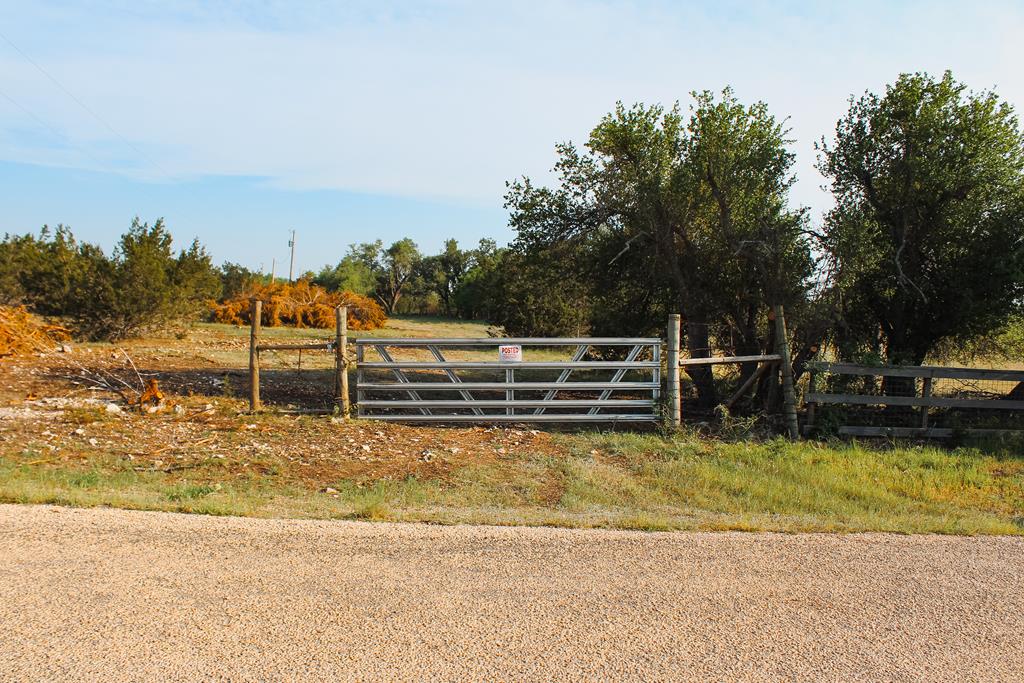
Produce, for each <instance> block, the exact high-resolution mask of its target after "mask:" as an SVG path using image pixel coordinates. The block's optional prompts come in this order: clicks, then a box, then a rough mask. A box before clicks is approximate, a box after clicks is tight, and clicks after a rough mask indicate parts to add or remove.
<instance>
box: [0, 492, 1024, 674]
mask: <svg viewBox="0 0 1024 683" xmlns="http://www.w3.org/2000/svg"><path fill="white" fill-rule="evenodd" d="M0 634H2V635H0V680H17V681H25V680H39V681H43V680H46V681H52V680H105V681H118V680H125V681H128V680H160V681H176V680H233V681H235V680H303V679H306V680H310V679H314V680H323V679H329V680H389V681H390V680H530V679H532V680H709V679H717V680H782V679H785V680H807V681H820V680H842V681H854V680H906V681H917V680H930V681H938V680H1005V681H1010V680H1020V677H1021V675H1022V672H1024V539H1020V538H991V537H990V538H955V537H935V536H929V537H922V536H916V537H914V536H889V535H880V534H866V535H852V536H828V535H799V536H786V535H774V534H739V533H735V534H734V533H728V534H709V533H674V534H646V533H637V532H615V531H571V530H555V529H524V528H518V529H516V528H494V527H436V526H417V525H403V524H388V525H384V524H380V525H372V524H360V523H344V522H306V521H278V520H253V519H234V518H229V519H226V518H212V517H200V516H182V515H173V514H164V513H140V512H125V511H117V510H73V509H64V508H54V507H27V506H26V507H19V506H0Z"/></svg>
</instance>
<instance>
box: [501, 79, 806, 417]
mask: <svg viewBox="0 0 1024 683" xmlns="http://www.w3.org/2000/svg"><path fill="white" fill-rule="evenodd" d="M694 99H695V104H694V106H693V109H692V111H691V114H690V116H689V117H688V118H686V117H684V116H683V115H682V113H681V112H680V110H679V108H678V106H677V107H675V108H673V109H671V110H668V111H665V110H664V109H663V108H662V107H658V106H652V107H647V106H643V105H636V106H633V107H631V108H626V107H624V106H622V105H621V104H620V105H619V106H618V107H617V108H616V109H615V111H614V112H613V113H611V114H609V115H608V116H606V117H605V118H604V119H603V120H602V121H601V122H600V124H599V125H598V126H597V127H596V128H595V129H594V130H593V132H592V133H591V135H590V139H589V141H588V143H587V145H586V149H585V150H583V151H581V150H579V149H577V148H576V147H575V146H573V145H571V144H563V145H560V146H559V147H558V156H559V159H558V163H557V165H556V170H557V172H558V173H559V176H560V180H559V185H558V187H556V188H554V189H551V188H541V187H536V186H534V185H533V184H532V183H531V182H530V181H529V179H523V180H520V181H517V182H515V183H512V184H511V186H510V190H509V193H508V196H507V204H508V206H509V207H510V208H511V210H512V219H511V224H512V226H513V227H514V228H515V229H516V230H517V231H518V243H519V244H520V245H522V246H521V247H520V248H521V250H525V251H532V252H534V253H537V252H538V250H542V249H545V248H553V247H554V246H555V245H560V244H566V243H568V244H571V245H573V246H574V249H571V250H564V252H563V253H564V254H565V258H564V259H560V260H558V261H557V262H556V263H557V267H559V268H561V269H563V270H566V271H568V270H575V272H576V273H577V274H578V276H579V277H581V278H582V279H583V280H584V281H586V282H588V283H590V285H591V293H592V297H593V299H594V301H595V304H594V306H593V308H592V310H593V311H594V316H595V317H594V321H595V323H598V324H597V325H595V328H596V329H598V330H599V331H602V332H604V331H608V332H611V331H612V328H615V329H616V330H617V332H618V333H619V334H625V333H628V332H649V331H653V330H657V329H660V328H661V327H662V326H663V325H664V314H665V313H666V312H671V311H678V312H680V313H682V315H683V316H684V318H685V320H686V343H687V346H688V348H689V351H690V353H691V354H692V355H694V356H700V355H706V354H707V352H708V351H709V348H710V347H711V345H712V336H713V334H714V332H715V331H716V329H718V328H720V327H724V328H727V329H728V330H729V331H730V334H729V335H728V338H729V339H730V340H731V343H732V344H733V345H734V346H735V348H736V350H737V351H740V352H747V351H749V352H756V351H757V350H761V349H764V348H765V347H766V346H768V345H770V335H769V333H768V330H769V326H768V325H767V324H766V322H767V311H768V308H769V306H770V305H772V304H776V303H783V304H785V303H788V302H790V301H792V300H801V299H802V298H803V297H804V295H805V289H806V287H805V286H806V282H807V279H808V277H809V275H810V273H811V270H812V261H811V257H810V250H809V247H808V244H807V242H806V240H805V239H804V237H803V231H802V225H803V212H802V211H800V210H797V211H794V210H791V209H790V208H789V207H788V204H787V196H788V192H789V188H790V186H791V184H792V181H793V178H792V174H791V167H792V164H793V155H792V154H791V153H790V152H789V151H788V149H787V144H788V140H787V139H786V130H785V129H784V127H783V125H782V124H781V123H780V122H779V121H777V120H776V119H775V118H774V117H773V116H772V115H771V113H770V112H769V111H768V108H767V106H766V105H765V104H764V103H760V102H759V103H756V104H753V105H749V106H745V105H743V104H742V103H740V102H739V101H738V100H737V99H736V98H735V96H734V95H733V93H732V91H731V90H729V89H726V90H725V91H723V93H722V94H721V96H720V97H716V96H715V95H714V94H712V93H710V92H702V93H694ZM624 328H625V329H624ZM750 370H752V368H749V369H747V371H748V372H749V371H750ZM690 375H691V377H692V378H693V380H694V383H695V384H696V386H697V389H698V393H699V394H700V398H701V401H702V403H703V404H704V405H706V406H711V405H714V404H715V403H716V402H717V395H716V392H715V386H714V382H713V380H712V377H711V373H710V371H709V370H708V369H707V368H702V369H694V370H692V371H690Z"/></svg>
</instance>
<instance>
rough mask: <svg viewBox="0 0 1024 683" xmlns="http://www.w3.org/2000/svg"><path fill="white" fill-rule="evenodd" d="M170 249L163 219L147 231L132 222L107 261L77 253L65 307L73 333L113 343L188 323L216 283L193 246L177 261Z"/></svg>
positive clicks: (97, 254)
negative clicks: (79, 264)
mask: <svg viewBox="0 0 1024 683" xmlns="http://www.w3.org/2000/svg"><path fill="white" fill-rule="evenodd" d="M171 243H172V238H171V234H170V233H169V232H168V231H167V229H166V228H165V227H164V222H163V219H160V220H158V221H156V223H154V224H153V226H152V227H150V226H149V224H148V223H142V222H141V221H140V220H139V219H138V218H135V220H133V221H132V226H131V228H130V229H129V230H128V232H127V233H125V234H124V235H122V236H121V240H120V242H119V243H118V246H117V249H116V250H115V252H114V255H113V257H112V258H109V259H108V258H106V257H105V256H104V255H103V252H102V251H100V250H99V248H96V247H91V246H88V245H87V246H86V247H85V248H83V249H82V250H81V256H82V259H83V260H84V263H85V264H86V265H85V267H84V268H83V269H82V274H81V276H80V278H79V280H78V281H77V282H76V283H75V286H74V294H73V296H72V301H71V306H72V316H73V318H74V321H75V326H76V328H77V329H78V330H79V331H80V332H81V333H83V334H85V335H86V336H88V337H90V338H94V339H108V340H117V339H123V338H125V337H131V336H136V335H139V334H142V333H143V332H146V331H149V330H154V329H159V328H161V327H164V326H166V325H169V324H172V323H174V322H177V321H179V320H182V319H186V318H189V317H194V316H195V315H196V314H197V313H198V311H199V310H201V309H202V308H203V306H204V304H205V303H206V302H207V301H208V300H210V299H212V298H214V297H216V296H217V294H218V293H219V292H220V278H219V276H218V274H217V271H216V270H215V269H214V268H213V264H212V263H211V260H210V257H209V255H208V254H207V253H206V251H205V249H204V248H203V247H202V246H201V245H200V244H199V243H198V241H194V242H192V244H191V245H190V246H189V248H188V249H185V250H183V251H181V252H179V253H178V255H177V256H175V255H174V253H173V251H172V249H171Z"/></svg>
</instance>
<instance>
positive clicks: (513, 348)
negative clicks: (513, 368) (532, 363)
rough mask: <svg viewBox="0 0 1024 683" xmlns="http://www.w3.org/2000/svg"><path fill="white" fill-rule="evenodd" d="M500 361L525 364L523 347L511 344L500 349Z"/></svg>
mask: <svg viewBox="0 0 1024 683" xmlns="http://www.w3.org/2000/svg"><path fill="white" fill-rule="evenodd" d="M498 360H499V361H501V362H502V363H521V362H523V347H522V346H520V345H519V344H509V345H507V346H499V347H498Z"/></svg>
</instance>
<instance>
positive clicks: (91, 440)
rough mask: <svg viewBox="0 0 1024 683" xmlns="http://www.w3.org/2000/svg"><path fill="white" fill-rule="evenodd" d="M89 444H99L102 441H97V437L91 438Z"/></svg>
mask: <svg viewBox="0 0 1024 683" xmlns="http://www.w3.org/2000/svg"><path fill="white" fill-rule="evenodd" d="M89 445H90V446H99V445H100V442H99V441H97V440H96V439H89Z"/></svg>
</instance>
